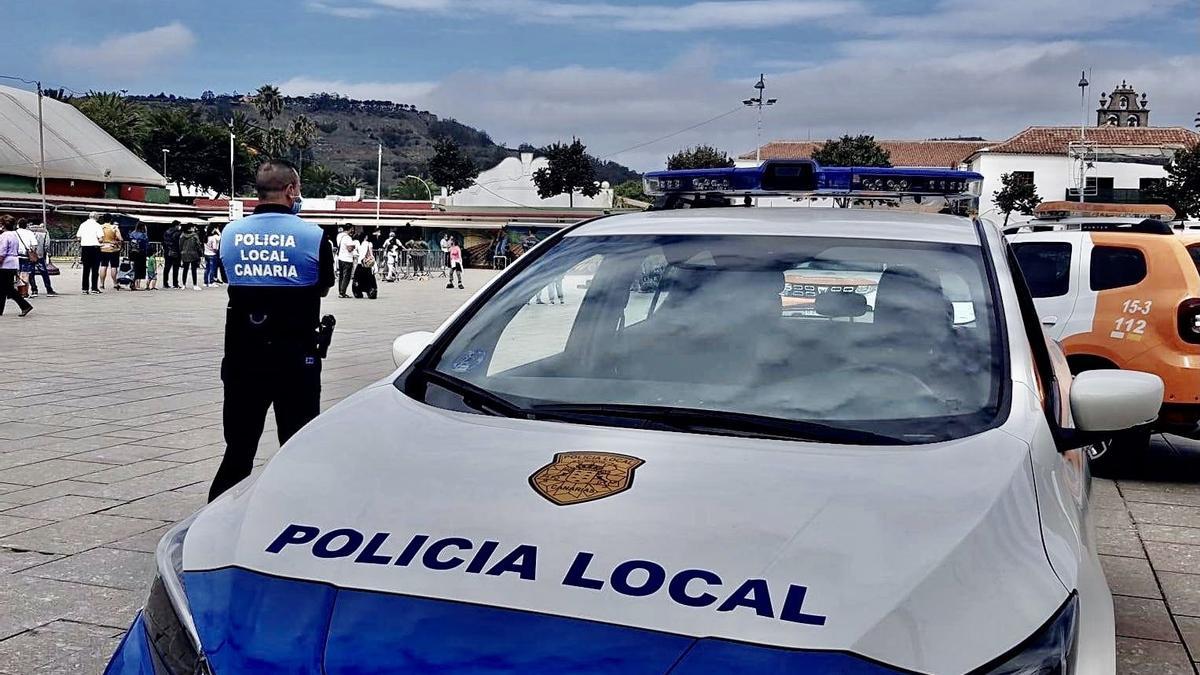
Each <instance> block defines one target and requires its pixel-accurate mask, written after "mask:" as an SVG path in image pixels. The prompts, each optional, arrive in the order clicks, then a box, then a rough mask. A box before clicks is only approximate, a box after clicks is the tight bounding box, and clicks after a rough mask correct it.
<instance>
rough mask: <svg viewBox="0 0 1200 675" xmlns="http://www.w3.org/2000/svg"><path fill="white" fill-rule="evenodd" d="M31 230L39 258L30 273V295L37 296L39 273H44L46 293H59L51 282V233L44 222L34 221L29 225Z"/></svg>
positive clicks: (43, 279)
mask: <svg viewBox="0 0 1200 675" xmlns="http://www.w3.org/2000/svg"><path fill="white" fill-rule="evenodd" d="M29 231H30V232H32V233H33V237H34V242H36V244H37V245H36V247H35V249H34V250H36V251H37V260H36V261H34V263H33V272H32V273H31V274H30V275H29V295H30V296H32V297H35V298H36V297H37V294H38V285H37V275H39V274H41V275H42V281H43V282H44V284H45V286H46V295H48V296H51V297H53V296H55V295H58V293H55V292H54V286H53V285H51V283H50V233H49V232H48V231H47V230H46V225H45V224H44V223H34V224H32V225H30V226H29Z"/></svg>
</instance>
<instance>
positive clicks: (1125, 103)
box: [1121, 96, 1129, 110]
mask: <svg viewBox="0 0 1200 675" xmlns="http://www.w3.org/2000/svg"><path fill="white" fill-rule="evenodd" d="M1128 108H1129V97H1128V96H1122V97H1121V110H1126V109H1128Z"/></svg>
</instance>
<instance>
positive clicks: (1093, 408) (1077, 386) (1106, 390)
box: [1071, 370, 1163, 434]
mask: <svg viewBox="0 0 1200 675" xmlns="http://www.w3.org/2000/svg"><path fill="white" fill-rule="evenodd" d="M1162 402H1163V381H1162V379H1161V378H1159V377H1158V376H1157V375H1151V374H1149V373H1139V372H1137V371H1133V370H1089V371H1085V372H1082V373H1080V374H1078V375H1076V376H1075V380H1074V381H1073V382H1072V383H1071V417H1072V418H1073V419H1074V421H1075V428H1076V429H1078V430H1079V431H1082V432H1085V433H1089V434H1090V433H1096V432H1112V431H1125V430H1126V429H1132V428H1134V427H1140V426H1144V425H1147V424H1150V423H1151V422H1153V421H1154V420H1155V419H1157V418H1158V410H1159V408H1161V407H1162Z"/></svg>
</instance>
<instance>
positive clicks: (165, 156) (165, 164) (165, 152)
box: [162, 148, 171, 182]
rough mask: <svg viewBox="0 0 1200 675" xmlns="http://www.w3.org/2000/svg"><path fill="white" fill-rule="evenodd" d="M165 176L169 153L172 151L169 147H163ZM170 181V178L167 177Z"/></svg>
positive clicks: (164, 176) (164, 174)
mask: <svg viewBox="0 0 1200 675" xmlns="http://www.w3.org/2000/svg"><path fill="white" fill-rule="evenodd" d="M162 151H163V178H167V155H168V154H169V153H170V152H171V150H170V149H169V148H163V149H162ZM167 180H168V182H169V181H170V179H169V178H168V179H167Z"/></svg>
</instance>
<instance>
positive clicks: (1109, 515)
mask: <svg viewBox="0 0 1200 675" xmlns="http://www.w3.org/2000/svg"><path fill="white" fill-rule="evenodd" d="M1091 513H1092V522H1094V523H1095V524H1096V527H1133V521H1132V520H1131V519H1130V518H1129V512H1128V511H1126V510H1125V509H1123V508H1120V509H1100V508H1094V509H1092V511H1091Z"/></svg>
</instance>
